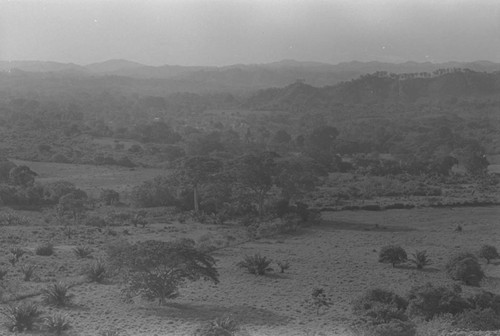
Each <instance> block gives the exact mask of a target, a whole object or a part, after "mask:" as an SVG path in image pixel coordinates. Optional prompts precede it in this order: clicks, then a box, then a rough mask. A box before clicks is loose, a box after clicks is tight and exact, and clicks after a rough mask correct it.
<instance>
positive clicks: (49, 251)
mask: <svg viewBox="0 0 500 336" xmlns="http://www.w3.org/2000/svg"><path fill="white" fill-rule="evenodd" d="M35 254H36V255H39V256H45V257H47V256H51V255H53V254H54V245H53V244H52V243H44V244H42V245H38V246H37V247H36V248H35Z"/></svg>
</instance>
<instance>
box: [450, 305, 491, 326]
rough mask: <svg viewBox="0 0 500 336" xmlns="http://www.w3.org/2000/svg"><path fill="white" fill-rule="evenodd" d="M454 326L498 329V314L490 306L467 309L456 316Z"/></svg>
mask: <svg viewBox="0 0 500 336" xmlns="http://www.w3.org/2000/svg"><path fill="white" fill-rule="evenodd" d="M454 326H455V327H457V328H460V329H465V330H482V331H487V330H498V329H500V316H499V315H498V314H497V313H495V311H494V310H493V309H491V308H487V309H469V310H467V311H464V312H463V313H461V314H460V315H458V316H456V318H455V323H454Z"/></svg>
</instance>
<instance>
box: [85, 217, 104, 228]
mask: <svg viewBox="0 0 500 336" xmlns="http://www.w3.org/2000/svg"><path fill="white" fill-rule="evenodd" d="M85 225H86V226H91V227H96V228H103V227H105V226H106V225H107V222H106V221H105V220H104V219H102V218H101V217H97V216H91V217H88V218H86V219H85Z"/></svg>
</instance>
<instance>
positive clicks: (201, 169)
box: [176, 156, 222, 213]
mask: <svg viewBox="0 0 500 336" xmlns="http://www.w3.org/2000/svg"><path fill="white" fill-rule="evenodd" d="M221 171H222V161H220V160H218V159H214V158H211V157H206V156H190V157H187V158H185V159H184V160H182V161H181V163H180V165H179V166H178V167H177V170H176V175H177V176H178V178H179V180H180V181H181V183H187V184H189V185H190V186H191V187H192V189H193V202H194V211H195V212H196V213H199V211H200V201H199V187H200V185H201V184H204V183H207V182H209V181H213V179H214V178H216V176H217V174H218V173H220V172H221Z"/></svg>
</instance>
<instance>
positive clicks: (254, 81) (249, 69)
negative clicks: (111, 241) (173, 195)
mask: <svg viewBox="0 0 500 336" xmlns="http://www.w3.org/2000/svg"><path fill="white" fill-rule="evenodd" d="M450 68H462V69H463V68H467V69H470V70H473V71H477V72H496V71H500V63H493V62H489V61H475V62H447V63H430V62H425V63H417V62H405V63H398V64H395V63H382V62H357V61H352V62H345V63H339V64H335V65H334V64H328V63H319V62H300V61H295V60H282V61H279V62H273V63H266V64H235V65H229V66H222V67H213V66H178V65H162V66H149V65H144V64H141V63H137V62H132V61H128V60H108V61H105V62H100V63H93V64H88V65H77V64H73V63H58V62H45V61H0V71H1V72H4V73H10V74H13V73H14V74H28V73H37V74H45V75H50V76H51V78H54V77H73V78H74V77H83V78H88V77H90V78H94V79H95V78H96V77H99V78H100V77H106V78H110V77H113V78H114V80H121V81H124V82H127V81H131V80H133V79H136V80H141V81H151V82H152V83H155V85H156V84H158V85H161V86H162V88H163V89H164V92H176V91H177V92H178V91H188V92H203V91H205V92H206V91H213V92H221V91H233V92H236V91H248V90H258V89H265V88H270V87H283V86H286V85H289V84H290V83H294V82H296V81H297V80H300V81H301V82H304V83H307V84H309V85H312V86H316V87H321V86H328V85H335V84H337V83H340V82H344V81H349V80H352V79H354V78H358V77H359V76H362V75H365V74H370V73H374V72H381V71H382V72H388V73H395V74H402V73H423V72H428V73H431V72H433V71H435V70H438V69H450ZM116 77H119V78H116Z"/></svg>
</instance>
